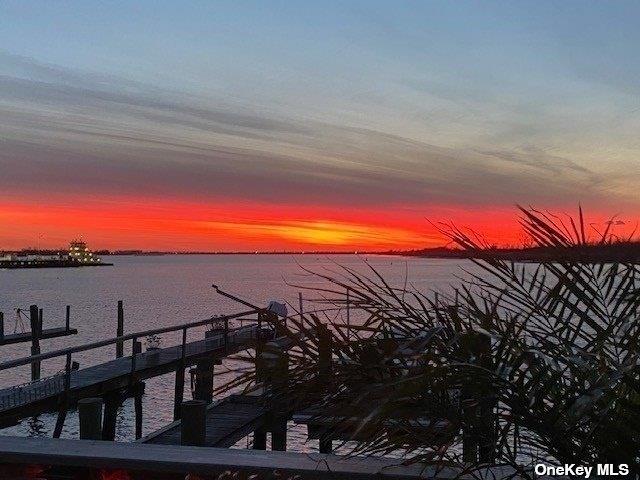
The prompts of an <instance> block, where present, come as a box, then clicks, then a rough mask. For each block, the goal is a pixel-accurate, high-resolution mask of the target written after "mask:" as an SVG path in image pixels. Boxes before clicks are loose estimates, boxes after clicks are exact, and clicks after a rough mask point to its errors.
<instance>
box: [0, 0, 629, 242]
mask: <svg viewBox="0 0 640 480" xmlns="http://www.w3.org/2000/svg"><path fill="white" fill-rule="evenodd" d="M639 18H640V3H638V2H623V1H619V2H584V1H576V2H572V1H558V2H545V1H535V2H533V1H531V2H523V1H510V2H457V1H456V2H453V1H452V2H448V1H447V2H445V1H443V2H430V1H416V2H391V1H389V2H375V1H366V2H349V1H347V2H328V1H322V2H302V1H301V2H293V1H291V2H279V1H278V2H248V1H247V2H238V1H229V2H215V1H202V2H194V1H187V2H161V1H153V2H151V1H148V2H145V1H138V2H129V1H126V2H125V1H123V2H115V1H113V2H111V1H110V2H97V1H96V2H93V1H77V2H64V1H60V2H51V1H42V2H38V1H28V2H24V1H18V0H16V1H11V0H3V1H2V2H0V250H1V249H16V248H20V247H24V246H41V247H57V246H61V245H65V244H66V242H67V241H68V240H70V239H71V238H73V237H78V236H82V237H83V238H84V239H86V240H87V241H88V242H89V244H90V246H91V247H93V248H114V249H117V248H142V249H167V250H169V249H176V250H211V251H219V250H220V251H226V250H274V249H275V250H282V249H295V250H349V249H357V250H376V249H385V248H416V247H426V246H437V245H442V244H443V243H444V241H443V239H442V238H441V237H440V236H439V235H438V234H437V232H436V231H435V230H434V228H433V227H432V226H431V225H430V223H429V222H428V220H431V221H434V222H437V221H453V222H455V223H456V224H459V225H461V226H468V227H470V228H473V229H476V230H478V231H480V232H483V233H484V234H485V235H486V236H487V237H488V238H489V239H491V240H493V241H495V242H497V243H502V244H509V243H517V242H518V241H520V240H521V234H520V232H519V229H518V228H517V224H516V221H515V219H516V211H515V208H514V206H515V205H516V204H524V205H535V206H538V207H540V208H548V209H552V210H554V211H557V212H568V213H574V212H575V210H576V208H577V204H578V202H580V203H581V204H582V206H583V207H584V208H585V209H586V211H587V212H589V213H590V215H591V216H592V218H593V221H594V226H595V227H596V228H598V227H599V226H601V225H602V224H603V223H604V221H605V220H606V218H607V217H608V216H609V215H613V214H619V215H620V216H619V218H620V219H622V220H623V221H624V222H625V223H626V226H625V227H630V226H631V225H635V222H636V220H637V219H639V218H640V194H639V193H638V185H639V180H640V156H639V153H640V81H639V79H640V55H639V54H638V45H640V28H638V19H639Z"/></svg>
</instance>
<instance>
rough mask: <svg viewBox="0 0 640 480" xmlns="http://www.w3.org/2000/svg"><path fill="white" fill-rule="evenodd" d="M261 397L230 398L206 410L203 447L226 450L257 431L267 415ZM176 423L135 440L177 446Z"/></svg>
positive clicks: (177, 422)
mask: <svg viewBox="0 0 640 480" xmlns="http://www.w3.org/2000/svg"><path fill="white" fill-rule="evenodd" d="M267 413H268V412H267V409H266V408H265V407H264V406H263V404H262V402H261V398H260V397H257V396H249V395H230V396H228V397H225V398H223V399H221V400H219V401H217V402H213V403H212V404H211V405H209V406H208V407H207V416H206V432H207V433H206V437H205V443H204V445H203V446H205V447H218V448H229V447H231V446H233V445H234V444H235V443H237V442H238V441H240V440H242V439H243V438H244V437H246V436H247V435H249V434H250V433H251V432H253V431H254V430H255V429H256V428H258V427H259V426H260V425H261V424H262V423H263V422H264V419H265V416H266V415H267ZM180 429H181V422H180V420H177V421H175V422H173V423H170V424H169V425H167V426H166V427H164V428H162V429H160V430H157V431H156V432H153V433H152V434H150V435H148V436H147V437H145V438H143V439H141V440H139V442H140V443H152V444H160V445H180V443H181V438H180Z"/></svg>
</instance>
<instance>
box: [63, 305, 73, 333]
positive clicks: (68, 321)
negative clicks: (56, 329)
mask: <svg viewBox="0 0 640 480" xmlns="http://www.w3.org/2000/svg"><path fill="white" fill-rule="evenodd" d="M64 318H65V321H64V326H65V330H67V331H69V330H71V305H67V311H66V314H65V317H64Z"/></svg>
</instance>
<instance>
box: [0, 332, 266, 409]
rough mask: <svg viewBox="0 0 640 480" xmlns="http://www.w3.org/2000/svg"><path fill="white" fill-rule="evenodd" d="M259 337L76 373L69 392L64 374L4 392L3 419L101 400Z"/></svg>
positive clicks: (215, 339)
mask: <svg viewBox="0 0 640 480" xmlns="http://www.w3.org/2000/svg"><path fill="white" fill-rule="evenodd" d="M258 334H259V327H258V326H257V325H247V326H244V327H239V328H237V329H233V330H230V331H229V333H228V339H227V340H226V341H225V335H224V333H220V334H218V335H212V336H210V337H208V338H206V339H205V340H199V341H194V342H189V343H186V348H185V354H184V356H183V354H182V345H177V346H173V347H167V348H162V349H159V350H157V351H147V352H144V353H139V354H136V355H135V356H133V358H132V356H128V357H121V358H118V359H115V360H111V361H109V362H106V363H101V364H99V365H95V366H92V367H87V368H84V369H81V370H78V371H73V372H71V373H70V376H69V390H68V392H66V388H65V387H66V385H65V383H66V375H65V374H64V373H61V374H57V375H54V376H51V377H47V378H43V379H41V380H37V381H34V382H30V383H26V384H24V385H18V386H14V387H10V388H5V389H2V390H0V417H11V416H18V417H25V416H30V415H36V414H39V413H42V412H44V411H53V410H55V409H57V408H58V405H59V403H60V401H61V400H63V398H62V397H63V396H64V395H65V394H68V395H69V396H70V397H71V400H73V399H78V398H83V397H88V396H99V395H102V394H104V393H107V392H109V391H112V390H114V389H117V388H125V387H127V386H129V385H130V383H131V381H132V378H135V380H136V381H140V380H144V379H146V378H150V377H154V376H157V375H162V374H164V373H168V372H170V371H172V370H175V369H176V365H177V364H178V362H184V364H185V366H189V365H193V364H194V363H195V362H196V360H197V359H198V358H199V357H202V356H207V355H209V356H210V355H214V356H215V355H217V354H219V355H220V356H225V355H228V354H232V353H235V352H238V351H240V350H244V349H246V348H249V347H250V346H251V344H252V343H253V342H254V341H255V339H256V338H257V336H258ZM65 392H66V393H65ZM66 400H67V401H68V400H69V399H68V398H67V399H66Z"/></svg>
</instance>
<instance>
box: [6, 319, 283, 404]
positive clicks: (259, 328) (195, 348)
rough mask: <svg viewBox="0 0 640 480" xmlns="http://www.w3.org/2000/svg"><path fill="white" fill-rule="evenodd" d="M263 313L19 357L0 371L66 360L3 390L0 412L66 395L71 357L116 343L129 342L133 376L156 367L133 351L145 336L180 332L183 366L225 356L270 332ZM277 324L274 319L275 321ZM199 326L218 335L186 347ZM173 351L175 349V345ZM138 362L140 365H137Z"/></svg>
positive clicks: (146, 331)
mask: <svg viewBox="0 0 640 480" xmlns="http://www.w3.org/2000/svg"><path fill="white" fill-rule="evenodd" d="M265 313H267V311H266V310H265V309H260V308H254V309H252V310H248V311H244V312H240V313H236V314H232V315H224V316H220V317H210V318H207V319H204V320H199V321H196V322H191V323H187V324H183V325H177V326H172V327H163V328H156V329H151V330H145V331H142V332H136V333H131V334H128V335H122V336H118V337H113V338H110V339H106V340H101V341H98V342H93V343H88V344H84V345H78V346H75V347H69V348H65V349H61V350H55V351H52V352H47V353H42V354H38V355H33V356H29V357H22V358H18V359H14V360H9V361H6V362H2V363H0V371H2V370H7V369H10V368H14V367H18V366H22V365H29V364H33V363H34V362H41V361H42V360H47V359H51V358H57V357H62V356H64V357H66V365H65V369H64V370H63V371H62V372H60V373H57V374H55V375H53V376H50V377H47V378H43V379H41V380H36V381H32V382H28V383H25V384H22V385H18V386H14V387H11V388H9V389H6V390H4V391H3V392H2V393H1V394H0V410H7V409H10V408H15V407H17V406H20V405H24V404H28V403H31V402H34V401H37V400H40V399H44V398H47V397H49V396H54V395H60V394H62V393H65V392H68V391H69V390H70V387H71V375H72V368H71V365H72V362H71V360H72V355H73V354H74V353H79V352H85V351H88V350H93V349H96V348H101V347H105V346H108V345H115V344H118V343H124V342H125V341H128V340H131V341H132V350H131V357H130V362H131V369H130V373H131V374H134V373H135V372H136V370H137V369H138V367H142V368H147V367H148V366H152V365H153V363H156V362H155V361H154V360H153V358H152V356H151V354H150V353H149V352H146V353H145V354H142V352H141V351H139V350H138V351H136V348H137V347H136V346H137V345H139V342H138V339H139V338H144V337H147V336H149V335H159V334H163V333H170V332H180V331H181V332H182V342H181V358H180V360H181V361H182V362H183V363H184V362H185V359H186V357H187V356H197V355H198V354H200V353H205V352H207V351H211V350H212V348H222V347H224V349H225V353H227V352H228V350H229V348H230V347H235V346H238V345H240V344H242V343H245V342H249V341H251V340H256V339H257V338H258V337H259V336H260V335H262V332H263V325H266V326H267V327H268V328H269V330H273V322H272V321H270V320H273V319H274V317H273V315H264V314H265ZM252 314H257V319H256V320H253V319H247V318H244V317H247V316H248V315H252ZM232 320H242V321H250V320H252V321H253V322H255V323H254V324H252V325H246V326H240V327H237V328H230V326H229V322H230V321H232ZM276 320H277V317H276ZM203 326H215V327H217V328H216V329H215V330H214V331H216V332H218V334H217V335H216V336H210V337H206V338H205V339H204V340H198V341H193V342H190V343H187V332H188V330H189V329H193V328H198V327H203ZM174 347H177V345H175V346H174ZM174 347H165V348H164V349H160V351H159V352H158V353H159V354H161V352H162V351H163V350H164V351H167V350H169V349H171V348H174ZM140 361H142V362H144V363H140V364H139V362H140Z"/></svg>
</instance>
